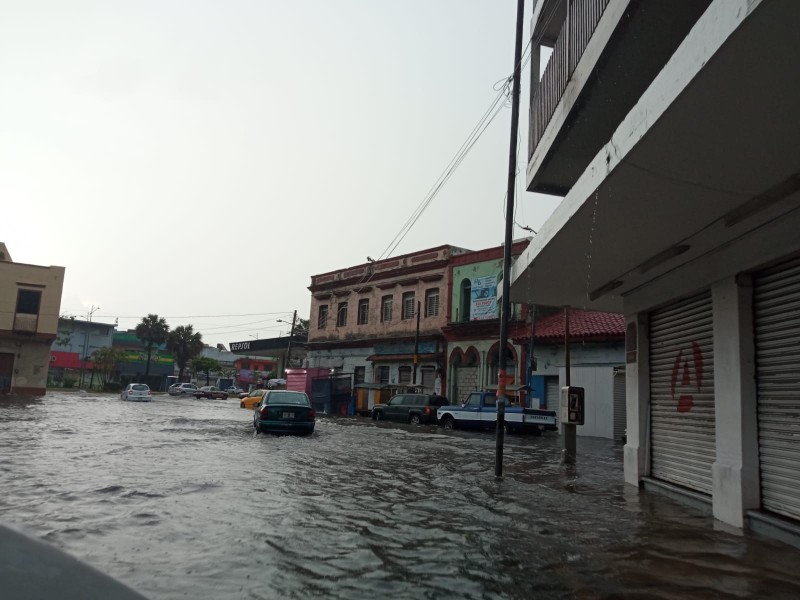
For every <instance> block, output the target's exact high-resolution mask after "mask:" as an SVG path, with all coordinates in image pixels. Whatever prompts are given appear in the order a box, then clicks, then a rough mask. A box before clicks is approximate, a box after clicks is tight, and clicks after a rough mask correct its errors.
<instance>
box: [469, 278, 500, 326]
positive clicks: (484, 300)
mask: <svg viewBox="0 0 800 600" xmlns="http://www.w3.org/2000/svg"><path fill="white" fill-rule="evenodd" d="M470 315H471V320H472V321H483V320H486V319H496V318H497V275H486V276H485V277H475V278H474V279H473V280H472V306H471V311H470Z"/></svg>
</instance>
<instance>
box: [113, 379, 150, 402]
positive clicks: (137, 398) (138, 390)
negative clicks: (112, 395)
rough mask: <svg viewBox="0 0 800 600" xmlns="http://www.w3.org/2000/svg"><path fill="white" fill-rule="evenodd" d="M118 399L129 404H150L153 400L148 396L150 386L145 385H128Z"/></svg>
mask: <svg viewBox="0 0 800 600" xmlns="http://www.w3.org/2000/svg"><path fill="white" fill-rule="evenodd" d="M119 397H120V399H122V400H130V401H131V402H150V400H152V398H153V397H152V395H151V394H150V386H148V385H147V384H146V383H129V384H128V385H127V386H125V389H124V390H122V393H121V394H120V395H119Z"/></svg>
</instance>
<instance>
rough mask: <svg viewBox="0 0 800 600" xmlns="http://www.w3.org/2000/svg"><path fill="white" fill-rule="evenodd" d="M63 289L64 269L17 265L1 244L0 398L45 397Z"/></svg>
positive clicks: (1, 243) (0, 243)
mask: <svg viewBox="0 0 800 600" xmlns="http://www.w3.org/2000/svg"><path fill="white" fill-rule="evenodd" d="M63 287H64V267H54V266H49V267H41V266H38V265H26V264H23V263H15V262H13V261H12V260H11V255H10V254H9V252H8V249H7V248H6V245H5V244H4V243H3V242H0V394H8V393H11V394H17V395H42V394H44V393H45V388H46V386H47V374H48V370H49V367H50V345H51V344H52V343H53V340H55V339H56V336H57V333H58V313H59V311H60V309H61V291H62V289H63Z"/></svg>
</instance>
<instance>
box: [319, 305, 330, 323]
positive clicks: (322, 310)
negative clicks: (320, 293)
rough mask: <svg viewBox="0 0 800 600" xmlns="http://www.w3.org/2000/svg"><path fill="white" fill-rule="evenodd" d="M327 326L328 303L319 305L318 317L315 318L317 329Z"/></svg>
mask: <svg viewBox="0 0 800 600" xmlns="http://www.w3.org/2000/svg"><path fill="white" fill-rule="evenodd" d="M327 326H328V305H327V304H320V305H319V317H318V318H317V329H325V328H326V327H327Z"/></svg>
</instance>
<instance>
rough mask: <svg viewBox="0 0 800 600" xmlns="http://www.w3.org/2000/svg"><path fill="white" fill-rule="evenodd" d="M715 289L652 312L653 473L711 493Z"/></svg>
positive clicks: (651, 458)
mask: <svg viewBox="0 0 800 600" xmlns="http://www.w3.org/2000/svg"><path fill="white" fill-rule="evenodd" d="M713 353H714V331H713V317H712V305H711V293H710V292H705V293H703V294H700V295H697V296H694V297H692V298H687V299H686V300H682V301H680V302H676V303H674V304H671V305H669V306H668V307H665V308H662V309H659V310H656V311H653V312H652V313H651V314H650V474H651V476H653V477H655V478H657V479H663V480H665V481H670V482H672V483H676V484H678V485H682V486H685V487H688V488H691V489H693V490H697V491H699V492H703V493H706V494H711V491H712V476H711V465H712V464H713V462H714V458H715V456H716V441H715V423H714V354H713Z"/></svg>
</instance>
